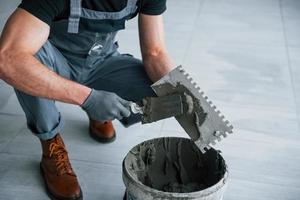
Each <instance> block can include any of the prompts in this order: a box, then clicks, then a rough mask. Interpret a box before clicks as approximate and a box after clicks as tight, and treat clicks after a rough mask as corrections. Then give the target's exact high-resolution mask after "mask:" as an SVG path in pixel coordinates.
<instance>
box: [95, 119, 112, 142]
mask: <svg viewBox="0 0 300 200" xmlns="http://www.w3.org/2000/svg"><path fill="white" fill-rule="evenodd" d="M90 136H91V137H92V138H94V139H95V140H97V141H98V142H101V143H110V142H113V141H115V139H116V131H115V129H114V126H113V124H112V122H111V121H108V122H104V123H103V122H97V121H94V120H90Z"/></svg>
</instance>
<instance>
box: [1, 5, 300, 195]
mask: <svg viewBox="0 0 300 200" xmlns="http://www.w3.org/2000/svg"><path fill="white" fill-rule="evenodd" d="M17 4H18V0H1V2H0V30H1V29H2V27H3V24H4V22H5V20H6V18H7V16H8V15H9V14H10V13H11V12H12V10H13V9H14V7H15V6H16V5H17ZM165 23H166V25H165V26H166V37H167V43H168V47H169V49H170V53H171V55H172V56H173V57H174V59H175V61H176V62H177V63H178V64H183V65H184V66H185V68H186V69H188V71H190V73H191V75H192V76H193V77H194V79H195V80H196V81H197V82H198V83H199V85H200V86H201V87H202V88H203V90H204V91H206V93H207V94H208V96H209V97H210V99H211V100H213V101H214V102H215V104H216V105H217V106H218V107H219V108H220V109H221V110H222V111H223V112H224V114H225V115H226V116H227V118H228V119H230V120H231V121H232V123H233V125H234V126H235V134H234V135H232V136H231V137H229V138H228V139H226V140H225V141H223V142H222V143H221V144H218V145H217V148H219V149H221V150H222V151H223V155H224V158H225V159H226V161H227V163H228V166H229V169H230V184H229V187H228V190H227V192H226V195H225V200H299V199H300V171H299V169H300V128H299V127H300V78H299V77H300V69H299V66H300V37H299V36H300V1H299V0H244V1H240V0H226V1H225V0H189V1H179V0H169V1H168V12H167V13H166V14H165ZM137 36H138V34H137V26H136V21H135V20H133V21H132V22H130V23H129V24H128V29H127V30H126V31H122V32H121V33H120V35H119V40H120V45H121V51H122V52H129V53H132V54H134V55H136V56H137V57H140V54H139V47H138V38H137ZM58 106H59V108H60V110H61V111H62V113H63V116H64V117H65V119H66V126H65V129H64V132H63V137H64V138H65V142H66V144H67V146H68V149H69V153H70V156H71V159H72V163H73V166H74V168H75V170H76V172H77V174H78V177H79V180H80V183H81V185H82V188H83V191H84V197H85V199H87V200H99V199H104V200H117V199H121V198H122V195H123V192H124V186H123V183H122V177H121V162H122V159H123V157H124V156H125V154H126V153H127V152H128V150H129V149H130V148H131V147H132V146H134V145H135V144H137V143H139V142H141V141H144V140H147V139H150V138H154V137H159V136H181V137H186V134H185V133H184V131H183V130H182V128H181V127H180V126H179V125H178V124H177V122H176V121H175V120H173V119H169V120H165V121H162V122H158V123H155V124H151V125H147V126H142V125H135V126H134V127H131V128H128V129H125V128H123V127H122V126H121V125H120V124H119V123H115V125H116V128H117V131H118V139H117V141H116V142H115V143H113V144H109V145H101V144H98V143H97V142H95V141H93V140H92V139H91V138H89V136H88V134H87V118H86V116H85V114H84V113H83V112H82V111H81V110H80V109H79V108H77V107H75V106H70V105H65V104H59V105H58ZM40 154H41V149H40V146H39V142H38V140H37V139H36V138H34V137H33V136H32V135H31V134H30V132H29V131H28V130H27V129H26V126H25V118H24V115H23V113H22V110H21V109H20V107H19V105H18V103H17V101H16V97H15V95H14V93H13V90H12V88H11V87H9V86H7V85H6V84H4V83H3V82H0V163H1V164H0V200H11V199H14V200H21V199H22V200H23V199H30V200H46V199H47V196H46V195H45V191H44V189H43V183H42V180H41V178H40V176H39V168H38V162H39V160H40Z"/></svg>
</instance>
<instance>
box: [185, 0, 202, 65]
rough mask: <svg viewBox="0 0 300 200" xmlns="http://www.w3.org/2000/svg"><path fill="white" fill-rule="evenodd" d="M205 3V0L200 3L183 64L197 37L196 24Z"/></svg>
mask: <svg viewBox="0 0 300 200" xmlns="http://www.w3.org/2000/svg"><path fill="white" fill-rule="evenodd" d="M204 3H205V0H202V1H200V3H199V8H198V9H197V14H196V17H195V20H194V23H193V24H194V27H193V29H192V31H191V35H190V37H189V39H188V45H187V47H186V50H185V53H184V56H183V62H182V63H183V64H185V62H186V58H187V56H188V52H189V49H190V48H191V45H192V40H193V38H194V36H195V30H196V23H197V20H198V19H199V17H200V15H201V11H202V9H203V6H204Z"/></svg>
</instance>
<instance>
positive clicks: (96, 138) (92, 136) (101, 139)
mask: <svg viewBox="0 0 300 200" xmlns="http://www.w3.org/2000/svg"><path fill="white" fill-rule="evenodd" d="M89 133H90V136H91V138H93V139H94V140H96V141H98V142H100V143H103V144H108V143H112V142H114V141H115V140H116V138H117V134H116V132H115V133H114V136H113V137H111V138H103V137H99V136H96V134H94V133H93V132H92V131H91V130H89Z"/></svg>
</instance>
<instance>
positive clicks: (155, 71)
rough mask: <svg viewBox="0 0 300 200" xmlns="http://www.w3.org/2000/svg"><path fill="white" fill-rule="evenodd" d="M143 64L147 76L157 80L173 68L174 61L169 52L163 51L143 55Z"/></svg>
mask: <svg viewBox="0 0 300 200" xmlns="http://www.w3.org/2000/svg"><path fill="white" fill-rule="evenodd" d="M144 65H145V68H146V71H147V74H148V76H149V77H150V79H151V80H152V81H153V82H156V81H158V80H159V79H160V78H162V77H163V76H165V75H166V74H168V73H169V72H170V71H171V70H172V69H173V68H174V63H173V61H172V60H171V58H170V56H169V54H168V53H167V52H164V51H161V52H157V53H151V54H150V55H148V56H144Z"/></svg>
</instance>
